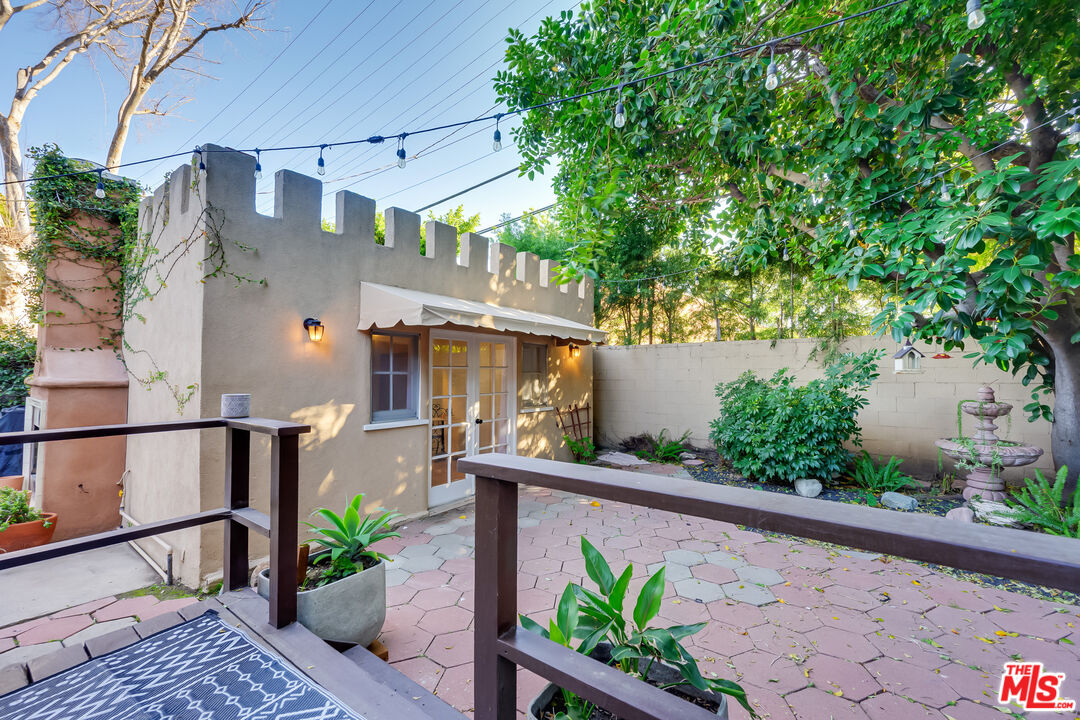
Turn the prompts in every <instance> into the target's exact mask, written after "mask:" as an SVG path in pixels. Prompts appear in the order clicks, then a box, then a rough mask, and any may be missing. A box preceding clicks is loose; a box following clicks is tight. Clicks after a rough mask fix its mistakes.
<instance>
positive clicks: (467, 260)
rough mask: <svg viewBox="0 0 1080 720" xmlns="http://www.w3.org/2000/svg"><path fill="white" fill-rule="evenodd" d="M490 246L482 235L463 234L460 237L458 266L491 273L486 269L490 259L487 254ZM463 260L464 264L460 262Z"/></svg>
mask: <svg viewBox="0 0 1080 720" xmlns="http://www.w3.org/2000/svg"><path fill="white" fill-rule="evenodd" d="M490 244H491V243H490V242H489V241H488V239H487V238H486V237H484V236H483V235H477V234H476V233H465V234H464V235H462V236H461V254H460V255H459V256H458V264H459V265H465V266H467V267H469V268H483V269H484V270H486V271H487V272H491V270H490V269H488V260H489V259H490V257H491V255H490V254H489V252H488V246H489V245H490ZM463 260H464V262H462V261H463Z"/></svg>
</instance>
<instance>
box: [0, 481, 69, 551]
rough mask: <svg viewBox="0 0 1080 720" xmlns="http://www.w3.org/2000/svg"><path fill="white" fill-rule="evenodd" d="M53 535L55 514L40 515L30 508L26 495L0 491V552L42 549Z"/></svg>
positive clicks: (21, 492) (7, 488) (12, 489)
mask: <svg viewBox="0 0 1080 720" xmlns="http://www.w3.org/2000/svg"><path fill="white" fill-rule="evenodd" d="M54 532H56V513H43V512H40V511H38V510H36V509H35V508H33V507H31V505H30V493H29V492H27V491H24V490H16V489H15V488H10V487H0V552H14V551H15V550H25V549H26V548H32V547H37V546H38V545H44V544H45V543H47V542H49V541H50V540H52V536H53V533H54Z"/></svg>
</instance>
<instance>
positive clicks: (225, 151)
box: [186, 143, 322, 227]
mask: <svg viewBox="0 0 1080 720" xmlns="http://www.w3.org/2000/svg"><path fill="white" fill-rule="evenodd" d="M202 158H203V162H204V163H205V164H206V172H205V173H199V174H198V175H197V176H195V177H192V178H190V179H189V181H188V183H187V185H186V187H189V188H190V187H191V180H195V181H196V182H198V183H199V185H200V188H199V190H200V193H201V194H202V197H203V199H204V200H205V201H207V202H210V203H211V204H213V205H214V207H216V208H218V209H220V210H223V211H225V212H226V213H233V214H241V215H254V214H255V158H254V156H252V155H247V154H245V153H242V152H237V151H236V150H233V149H232V148H227V147H223V146H221V145H213V144H210V143H207V144H205V145H203V153H202ZM196 167H198V159H197V158H196ZM281 172H290V171H287V170H282V171H279V173H278V174H279V175H280V174H281ZM290 174H292V175H297V177H303V176H301V175H298V174H297V173H290ZM308 179H309V180H311V181H312V182H314V183H315V184H316V185H318V186H319V189H318V190H317V191H316V194H317V195H318V194H321V193H322V183H320V182H319V181H318V180H314V179H311V178H308ZM277 182H280V181H277ZM279 198H280V193H277V195H276V196H275V198H274V207H275V216H277V217H280V215H278V214H277V211H276V208H277V203H278V199H279ZM321 200H322V199H321V198H319V201H318V202H316V208H318V207H319V206H321V205H322V202H321ZM195 205H196V206H199V205H201V203H200V202H199V201H196V202H195ZM319 216H320V212H319V210H318V209H316V210H315V213H314V218H315V220H314V223H315V224H314V226H313V227H318V219H319ZM233 219H235V217H234V218H233Z"/></svg>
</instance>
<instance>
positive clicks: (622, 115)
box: [615, 84, 626, 128]
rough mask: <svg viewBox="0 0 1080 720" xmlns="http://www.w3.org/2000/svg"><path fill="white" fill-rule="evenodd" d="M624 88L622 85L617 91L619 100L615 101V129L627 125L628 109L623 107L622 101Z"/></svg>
mask: <svg viewBox="0 0 1080 720" xmlns="http://www.w3.org/2000/svg"><path fill="white" fill-rule="evenodd" d="M622 91H623V86H622V85H621V84H620V85H619V89H618V90H617V91H616V95H618V99H617V100H616V101H615V127H616V128H621V127H623V126H625V125H626V108H625V107H624V106H623V101H622Z"/></svg>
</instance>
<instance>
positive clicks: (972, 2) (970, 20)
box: [967, 0, 986, 30]
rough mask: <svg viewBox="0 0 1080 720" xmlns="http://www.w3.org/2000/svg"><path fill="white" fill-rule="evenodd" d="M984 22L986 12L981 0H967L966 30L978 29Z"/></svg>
mask: <svg viewBox="0 0 1080 720" xmlns="http://www.w3.org/2000/svg"><path fill="white" fill-rule="evenodd" d="M985 22H986V13H985V12H983V9H982V0H967V26H968V30H978V29H979V28H981V27H982V26H983V24H984V23H985Z"/></svg>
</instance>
